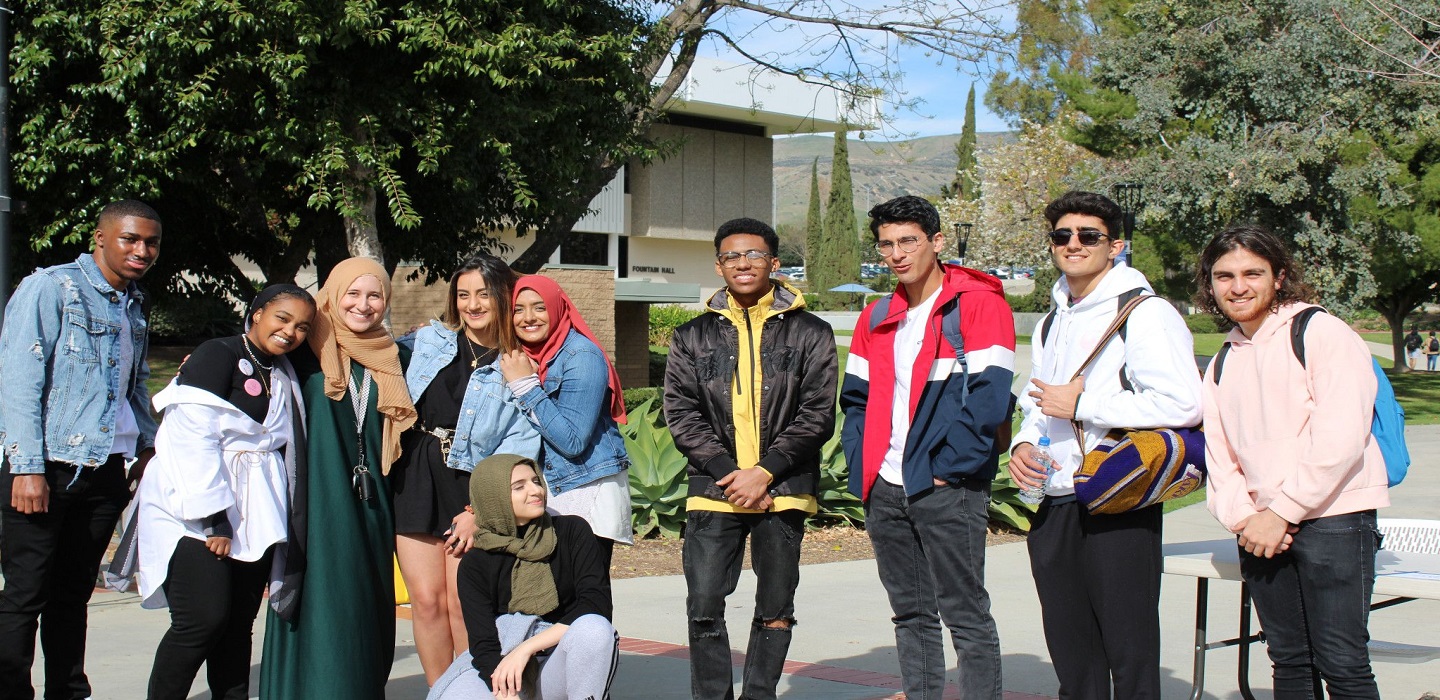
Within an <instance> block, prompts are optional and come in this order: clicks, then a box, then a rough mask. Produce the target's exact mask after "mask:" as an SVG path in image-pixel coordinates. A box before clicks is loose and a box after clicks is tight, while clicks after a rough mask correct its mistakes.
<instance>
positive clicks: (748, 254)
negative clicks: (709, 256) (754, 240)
mask: <svg viewBox="0 0 1440 700" xmlns="http://www.w3.org/2000/svg"><path fill="white" fill-rule="evenodd" d="M773 257H775V256H773V255H771V254H769V253H767V252H765V251H763V250H747V251H745V252H743V253H737V252H735V251H733V250H731V251H727V252H724V253H721V254H719V255H717V256H715V260H716V262H719V263H720V264H721V265H723V266H725V267H726V268H729V269H734V268H736V267H739V266H740V258H745V259H746V260H749V261H750V264H751V265H761V264H763V263H764V262H765V261H767V260H769V259H770V258H773Z"/></svg>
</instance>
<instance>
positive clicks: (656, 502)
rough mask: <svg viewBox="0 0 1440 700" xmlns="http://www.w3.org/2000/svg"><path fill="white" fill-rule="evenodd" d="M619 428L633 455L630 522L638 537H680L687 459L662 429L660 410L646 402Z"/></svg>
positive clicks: (667, 431) (631, 455)
mask: <svg viewBox="0 0 1440 700" xmlns="http://www.w3.org/2000/svg"><path fill="white" fill-rule="evenodd" d="M628 417H629V421H628V422H627V423H626V424H625V425H622V426H620V434H621V435H622V436H623V437H624V438H625V450H626V452H628V453H629V455H630V520H631V523H632V524H633V525H634V526H635V535H636V536H637V537H646V536H648V535H650V533H652V532H658V533H659V534H660V536H661V537H667V538H676V537H679V536H680V531H681V529H682V526H684V524H685V495H686V487H687V484H686V479H685V456H684V455H682V454H680V450H679V448H677V447H675V438H673V437H672V436H671V435H670V431H669V430H668V429H666V428H663V427H660V426H659V422H660V420H659V419H660V410H659V409H658V408H655V407H654V400H653V399H651V400H647V401H645V402H644V403H641V404H640V405H639V406H636V407H635V410H633V411H630V413H629V416H628Z"/></svg>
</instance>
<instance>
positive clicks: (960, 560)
mask: <svg viewBox="0 0 1440 700" xmlns="http://www.w3.org/2000/svg"><path fill="white" fill-rule="evenodd" d="M870 232H871V233H872V234H874V235H875V249H876V250H877V251H878V252H879V253H880V254H881V255H882V256H883V257H884V259H885V264H886V265H888V266H889V267H890V269H891V271H893V272H894V273H895V276H896V277H898V278H899V284H898V285H897V286H896V288H895V293H894V294H891V295H889V296H887V297H886V298H885V299H882V300H880V301H876V302H874V303H871V304H870V305H869V306H867V307H866V308H865V311H864V312H862V313H861V314H860V320H859V323H857V324H856V326H855V334H854V337H853V338H852V339H851V344H850V359H849V361H848V362H847V364H846V367H845V383H844V386H842V387H841V391H840V393H841V399H840V406H841V408H843V409H844V410H845V426H844V428H843V429H842V432H841V439H842V440H843V442H844V446H845V458H846V460H847V461H848V462H849V464H850V490H851V491H853V492H854V493H855V494H856V495H858V496H859V497H860V498H861V499H862V500H864V502H865V526H866V527H865V529H866V531H867V532H869V533H870V541H871V543H872V544H873V545H874V547H875V563H876V565H877V568H878V569H879V573H880V582H881V584H883V585H884V586H885V592H886V594H887V595H888V596H889V598H890V608H891V610H892V611H893V612H894V618H893V619H894V621H895V646H896V651H897V652H898V656H899V662H900V676H901V684H902V686H903V689H904V691H905V697H907V698H911V700H918V699H921V698H933V699H934V700H939V698H940V697H941V696H942V695H943V694H944V692H945V649H944V643H945V642H944V638H943V636H942V627H941V624H942V623H943V624H944V626H945V627H948V628H949V631H950V637H951V641H952V642H953V644H954V645H955V653H956V655H957V656H958V657H959V671H960V695H961V697H964V698H966V699H967V700H989V699H992V698H993V699H994V700H999V699H1000V697H1001V682H1000V640H999V637H998V636H997V633H996V629H995V619H994V618H993V617H992V616H991V615H990V596H989V593H987V592H986V590H985V529H986V522H987V512H988V509H989V498H990V482H991V480H993V479H994V478H995V470H996V462H997V455H998V454H999V449H1001V448H1003V447H1004V446H1003V445H996V444H995V433H996V430H997V429H999V428H1000V426H1001V425H1002V424H1003V423H1005V422H1006V421H1008V420H1009V418H1008V414H1009V412H1010V382H1011V380H1012V379H1013V378H1014V372H1015V319H1014V316H1013V315H1012V314H1011V313H1010V307H1009V306H1008V305H1007V304H1006V303H1005V295H1004V290H1003V288H1002V287H1001V285H1000V280H997V279H995V278H994V277H991V276H990V275H987V274H985V273H983V272H979V271H977V270H971V269H969V268H964V267H959V266H955V265H945V264H942V263H941V262H940V260H939V257H938V255H939V253H940V251H941V249H942V248H943V247H944V244H945V241H944V236H943V235H942V234H941V233H940V215H939V213H938V212H936V211H935V207H934V206H932V205H931V204H930V203H929V202H927V201H925V200H924V199H921V198H919V197H913V196H906V197H898V198H896V199H892V200H890V201H888V202H885V203H884V204H881V205H879V206H877V207H875V208H874V209H871V210H870ZM961 353H963V354H961Z"/></svg>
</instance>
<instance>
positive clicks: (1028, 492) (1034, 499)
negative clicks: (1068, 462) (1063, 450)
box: [1020, 437, 1055, 506]
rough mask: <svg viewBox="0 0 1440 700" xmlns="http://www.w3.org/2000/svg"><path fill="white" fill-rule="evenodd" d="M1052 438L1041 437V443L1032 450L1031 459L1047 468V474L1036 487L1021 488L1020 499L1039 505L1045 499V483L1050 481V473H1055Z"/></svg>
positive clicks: (1042, 467) (1041, 466)
mask: <svg viewBox="0 0 1440 700" xmlns="http://www.w3.org/2000/svg"><path fill="white" fill-rule="evenodd" d="M1048 447H1050V438H1048V437H1042V438H1040V445H1039V446H1038V447H1036V448H1035V449H1033V450H1031V451H1030V461H1031V462H1034V463H1035V464H1037V465H1039V466H1040V468H1041V469H1043V470H1045V476H1044V477H1043V478H1042V479H1041V480H1040V485H1039V486H1038V487H1035V488H1031V487H1029V486H1026V487H1023V488H1021V489H1020V500H1022V501H1024V502H1026V503H1029V504H1030V505H1032V506H1033V505H1038V504H1039V503H1040V501H1043V500H1045V484H1046V482H1048V481H1050V475H1051V474H1054V473H1055V459H1054V458H1053V457H1051V456H1050V451H1049V450H1047V449H1046V448H1048Z"/></svg>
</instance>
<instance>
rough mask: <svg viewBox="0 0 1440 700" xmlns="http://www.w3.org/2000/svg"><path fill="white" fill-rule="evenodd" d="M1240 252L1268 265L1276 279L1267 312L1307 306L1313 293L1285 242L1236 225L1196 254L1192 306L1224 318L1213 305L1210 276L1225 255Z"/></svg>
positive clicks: (1257, 228)
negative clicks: (1197, 262) (1277, 285)
mask: <svg viewBox="0 0 1440 700" xmlns="http://www.w3.org/2000/svg"><path fill="white" fill-rule="evenodd" d="M1237 248H1244V249H1245V250H1248V251H1250V252H1251V253H1253V254H1255V255H1257V256H1259V257H1261V258H1263V259H1264V260H1265V262H1267V263H1270V270H1271V271H1272V272H1274V273H1275V276H1276V277H1277V278H1279V279H1280V289H1279V290H1277V291H1276V292H1275V299H1274V300H1272V301H1271V302H1270V311H1272V312H1274V311H1275V310H1277V309H1279V308H1280V307H1281V306H1284V305H1286V304H1289V303H1291V302H1295V301H1304V302H1309V301H1311V300H1312V299H1314V297H1315V290H1314V289H1312V288H1311V287H1310V285H1308V284H1306V283H1305V276H1304V271H1303V270H1301V268H1300V264H1299V263H1297V262H1295V257H1294V256H1292V255H1291V254H1290V248H1289V247H1288V246H1286V245H1285V241H1283V240H1281V238H1280V237H1279V236H1277V235H1275V233H1274V232H1272V231H1271V230H1270V229H1268V228H1265V227H1264V226H1260V225H1259V224H1236V225H1231V226H1230V227H1229V228H1227V229H1225V230H1224V231H1221V232H1220V233H1219V234H1216V236H1215V237H1214V238H1212V239H1210V242H1209V243H1207V244H1206V245H1205V250H1204V251H1202V252H1201V253H1200V265H1199V267H1197V268H1196V270H1195V288H1196V289H1197V290H1198V291H1197V292H1195V297H1194V302H1195V305H1196V306H1198V307H1200V308H1201V309H1204V310H1205V312H1206V313H1209V314H1213V315H1215V316H1219V317H1221V318H1222V319H1224V318H1226V317H1225V314H1223V313H1221V311H1220V307H1219V306H1218V305H1217V304H1216V303H1215V288H1214V287H1213V286H1212V285H1211V283H1210V273H1211V271H1213V270H1214V269H1215V262H1216V261H1217V260H1219V259H1220V258H1222V257H1224V256H1225V254H1226V253H1229V252H1230V251H1232V250H1235V249H1237ZM1226 320H1228V319H1226Z"/></svg>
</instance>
